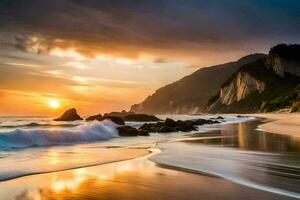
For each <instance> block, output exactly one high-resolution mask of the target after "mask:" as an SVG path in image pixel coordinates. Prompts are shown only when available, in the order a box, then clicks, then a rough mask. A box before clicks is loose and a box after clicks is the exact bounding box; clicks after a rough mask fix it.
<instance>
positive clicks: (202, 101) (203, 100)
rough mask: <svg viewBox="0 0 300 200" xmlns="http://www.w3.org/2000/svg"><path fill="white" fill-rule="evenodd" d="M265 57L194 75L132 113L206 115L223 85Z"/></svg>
mask: <svg viewBox="0 0 300 200" xmlns="http://www.w3.org/2000/svg"><path fill="white" fill-rule="evenodd" d="M263 57H265V55H264V54H253V55H249V56H246V57H243V58H241V59H240V60H238V61H236V62H230V63H226V64H223V65H217V66H213V67H207V68H201V69H199V70H197V71H196V72H194V73H193V74H191V75H189V76H186V77H184V78H182V79H181V80H179V81H176V82H174V83H172V84H169V85H167V86H165V87H162V88H160V89H158V90H157V91H156V92H155V93H154V94H153V95H151V96H149V97H147V98H146V99H145V100H144V101H143V102H142V103H139V104H135V105H133V106H132V107H131V111H133V112H135V113H152V114H182V113H183V114H186V113H190V114H194V113H201V112H204V111H205V108H206V105H207V101H208V100H209V98H210V97H211V96H213V95H215V94H216V93H217V92H218V91H219V89H220V87H221V86H222V84H223V83H224V82H225V81H226V80H227V79H228V78H229V77H230V76H232V74H234V73H235V72H236V71H237V70H238V69H239V68H240V67H241V66H242V65H244V64H246V63H250V62H253V61H255V60H257V59H260V58H263Z"/></svg>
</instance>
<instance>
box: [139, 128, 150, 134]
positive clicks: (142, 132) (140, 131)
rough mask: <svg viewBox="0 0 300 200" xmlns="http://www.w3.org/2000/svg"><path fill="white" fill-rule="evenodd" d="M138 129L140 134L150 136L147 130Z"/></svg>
mask: <svg viewBox="0 0 300 200" xmlns="http://www.w3.org/2000/svg"><path fill="white" fill-rule="evenodd" d="M138 131H139V136H149V132H147V131H144V130H141V129H138Z"/></svg>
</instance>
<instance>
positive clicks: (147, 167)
mask: <svg viewBox="0 0 300 200" xmlns="http://www.w3.org/2000/svg"><path fill="white" fill-rule="evenodd" d="M149 156H150V155H148V156H144V157H140V158H136V159H132V160H128V161H122V162H116V163H111V164H105V165H100V166H95V167H87V168H80V169H75V170H67V171H61V172H54V173H47V174H40V175H33V176H27V177H22V178H19V179H14V180H11V181H6V182H0V188H1V196H0V199H1V200H2V199H3V200H10V199H26V200H35V199H43V200H44V199H47V200H48V199H73V200H77V199H89V200H94V199H110V200H111V199H143V200H146V199H149V200H150V199H151V200H153V199H164V200H172V199H182V200H186V199H199V198H200V199H214V200H218V199H220V200H231V199H246V200H247V199H249V200H250V199H258V198H259V199H273V200H277V199H278V200H284V199H291V198H286V197H283V196H280V195H275V194H272V193H268V192H263V191H260V190H255V189H251V188H247V187H244V186H241V185H238V184H235V183H232V182H229V181H226V180H224V179H221V178H214V177H209V176H203V175H198V174H192V173H186V172H181V171H176V170H172V169H165V168H161V167H158V166H156V164H155V163H153V162H151V161H149V160H148V159H147V158H148V157H149ZM245 194H247V195H245Z"/></svg>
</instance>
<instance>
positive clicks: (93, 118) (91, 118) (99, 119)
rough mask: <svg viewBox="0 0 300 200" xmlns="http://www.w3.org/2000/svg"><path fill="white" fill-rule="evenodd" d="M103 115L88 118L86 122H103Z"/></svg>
mask: <svg viewBox="0 0 300 200" xmlns="http://www.w3.org/2000/svg"><path fill="white" fill-rule="evenodd" d="M102 117H103V116H102V115H101V114H98V115H93V116H90V117H88V118H86V119H85V120H86V121H93V120H98V121H101V120H102Z"/></svg>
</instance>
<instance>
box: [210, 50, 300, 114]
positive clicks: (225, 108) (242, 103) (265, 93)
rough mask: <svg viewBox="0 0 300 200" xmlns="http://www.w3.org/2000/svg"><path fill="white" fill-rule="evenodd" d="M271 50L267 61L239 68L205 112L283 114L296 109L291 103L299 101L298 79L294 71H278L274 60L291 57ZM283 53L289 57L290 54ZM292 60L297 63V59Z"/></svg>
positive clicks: (299, 79)
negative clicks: (284, 111) (297, 91)
mask: <svg viewBox="0 0 300 200" xmlns="http://www.w3.org/2000/svg"><path fill="white" fill-rule="evenodd" d="M274 48H275V49H277V48H276V47H274ZM274 48H273V50H271V51H270V52H272V53H270V55H268V58H266V59H260V60H257V61H255V62H252V63H249V64H246V65H243V66H241V67H240V69H239V70H238V71H237V72H236V73H235V74H234V75H233V76H232V77H231V78H229V79H228V80H227V81H226V82H225V83H224V84H223V85H222V87H221V88H220V92H219V93H218V95H217V96H216V97H213V98H211V99H212V101H210V102H209V103H208V112H212V113H222V112H223V113H224V112H225V113H252V112H270V111H277V110H281V109H285V110H286V109H287V108H290V107H294V106H293V105H297V104H296V103H295V104H293V102H295V101H298V97H297V94H296V91H295V87H296V86H297V84H299V83H300V77H299V76H298V75H297V73H296V72H297V71H292V69H294V68H288V66H287V65H282V66H280V67H279V68H277V67H278V66H276V64H278V63H277V61H276V59H277V58H278V59H288V57H289V56H290V55H289V56H287V55H285V56H283V53H282V52H281V51H279V50H276V51H275V50H274ZM285 51H289V52H290V53H291V51H292V50H285ZM274 52H276V53H274ZM278 52H280V53H279V54H278ZM291 54H292V53H291ZM294 54H297V52H296V53H295V52H294ZM278 55H281V57H278ZM271 58H272V59H271ZM274 59H275V61H274ZM290 59H291V58H290ZM293 59H294V60H296V58H293ZM299 60H300V58H299ZM293 62H294V61H293ZM268 64H269V65H268ZM292 110H293V109H292ZM294 110H297V109H294Z"/></svg>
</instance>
